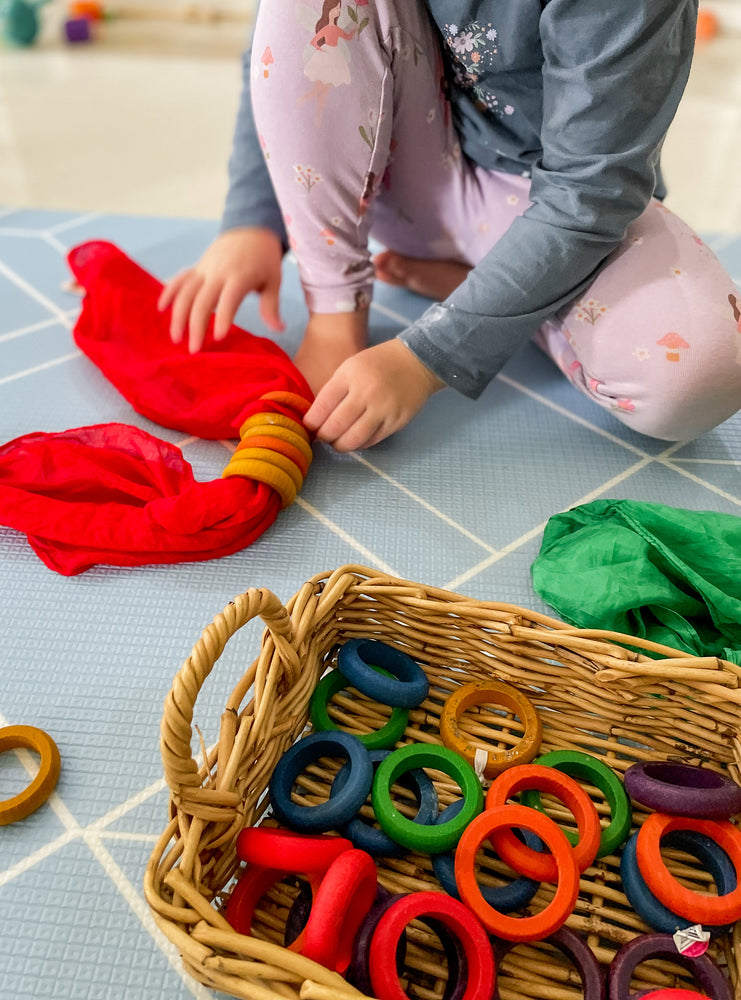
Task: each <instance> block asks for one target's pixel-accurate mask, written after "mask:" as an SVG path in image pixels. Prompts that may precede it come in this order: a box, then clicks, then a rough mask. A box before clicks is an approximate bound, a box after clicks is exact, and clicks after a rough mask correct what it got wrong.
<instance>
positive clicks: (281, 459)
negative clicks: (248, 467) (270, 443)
mask: <svg viewBox="0 0 741 1000" xmlns="http://www.w3.org/2000/svg"><path fill="white" fill-rule="evenodd" d="M253 458H254V459H256V460H257V461H258V462H267V463H268V465H274V466H275V467H276V469H280V470H281V472H285V474H286V475H287V476H290V477H291V479H292V480H293V485H294V486H295V487H296V492H297V493H298V491H299V490H300V489H301V487H302V486H303V485H304V477H303V476H302V475H301V470H300V469H299V467H298V466H297V465H296V463H295V462H292V461H291V459H290V458H286V456H285V455H282V454H281V453H280V452H279V451H275V450H274V449H273V448H241V449H240V451H239V452H236V451H235V452H234V454H233V455H232V461H236V462H244V461H245V460H251V459H253ZM230 464H231V463H230ZM227 468H228V466H227Z"/></svg>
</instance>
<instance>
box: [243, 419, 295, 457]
mask: <svg viewBox="0 0 741 1000" xmlns="http://www.w3.org/2000/svg"><path fill="white" fill-rule="evenodd" d="M264 435H265V436H268V437H274V438H280V439H281V440H282V441H288V442H289V444H292V445H294V447H296V448H298V450H299V451H300V452H301V454H302V455H303V456H304V457H305V458H306V461H307V462H308V463H309V464H311V462H312V461H313V460H314V452H313V451H312V450H311V445H310V444H309V443H308V441H307V440H306V438H302V437H301V436H300V435H298V434H296V433H295V432H294V431H292V430H289V429H288V428H287V427H276V426H275V424H254V425H253V426H251V427H248V428H247V431H246V433H245V435H244V437H243V438H242V440H241V442H240V443H239V444H238V445H237V447H238V448H241V447H242V446H243V445H244V446H246V445H247V442H248V441H249V439H250V438H251V437H263V436H264Z"/></svg>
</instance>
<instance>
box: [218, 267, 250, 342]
mask: <svg viewBox="0 0 741 1000" xmlns="http://www.w3.org/2000/svg"><path fill="white" fill-rule="evenodd" d="M243 298H244V291H243V289H242V288H241V287H240V285H239V282H237V281H228V282H227V283H226V284H225V285H224V287H223V288H222V289H221V295H219V301H218V304H217V306H216V319H215V320H214V340H223V339H224V338H225V337H226V335H227V334H228V333H229V330H230V329H231V326H232V323H233V322H234V316H235V315H236V312H237V309H239V307H240V305H241V302H242V299H243Z"/></svg>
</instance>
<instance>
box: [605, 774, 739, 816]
mask: <svg viewBox="0 0 741 1000" xmlns="http://www.w3.org/2000/svg"><path fill="white" fill-rule="evenodd" d="M623 781H624V785H625V791H626V792H627V793H628V795H630V797H631V798H632V799H634V800H635V801H636V802H639V803H640V804H641V805H643V806H648V808H649V809H654V810H655V811H656V812H662V813H668V814H669V815H670V816H692V817H697V818H700V819H730V818H731V816H735V815H736V813H738V812H741V785H737V784H736V782H735V781H733V780H732V779H731V778H729V777H727V776H726V775H724V774H718V772H717V771H711V770H709V769H708V768H707V767H698V766H697V765H695V764H671V763H668V762H665V761H658V760H657V761H645V762H642V763H640V764H633V765H632V766H631V767H629V768H628V770H627V771H626V772H625V777H624V779H623Z"/></svg>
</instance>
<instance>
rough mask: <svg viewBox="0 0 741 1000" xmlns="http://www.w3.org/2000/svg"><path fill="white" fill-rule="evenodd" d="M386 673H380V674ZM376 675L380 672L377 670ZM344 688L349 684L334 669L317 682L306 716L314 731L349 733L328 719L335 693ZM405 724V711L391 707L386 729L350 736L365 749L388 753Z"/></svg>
mask: <svg viewBox="0 0 741 1000" xmlns="http://www.w3.org/2000/svg"><path fill="white" fill-rule="evenodd" d="M375 669H378V668H375ZM385 672H386V671H383V673H385ZM379 673H381V671H380V670H379ZM347 687H352V683H351V681H349V680H348V679H347V677H345V675H344V674H341V673H340V672H339V670H333V671H332V672H331V673H329V674H327V675H326V677H322V679H321V680H320V681H319V683H318V684H317V686H316V687H315V688H314V693H313V694H312V696H311V701H310V702H309V717H310V719H311V724H312V726H313V727H314V729H315V730H317V731H318V732H327V731H328V730H333V729H336V730H339V732H347V731H348V730H345V729H342V728H341V727H340V726H338V725H337V723H336V722H334V721H333V720H332V719H331V718H330V716H329V703H330V701H331V700H332V698H334V696H335V695H336V694H337V693H338V692H340V691H342V690H343V688H347ZM408 721H409V709H408V708H393V709H392V710H391V716H390V717H389V720H388V722H387V723H386V725H385V726H381V728H380V729H376V730H375V731H374V732H372V733H363V734H362V735H361V734H360V733H353V734H352V735H353V736H355V737H357V739H359V740H360V742H361V743H362V744H363V746H364V747H365V748H366V750H389V749H390V748H391V747H393V746H394V745H395V744H396V743H398V741H399V740H400V739H401V737H402V736H403V735H404V730H405V729H406V727H407V723H408Z"/></svg>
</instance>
